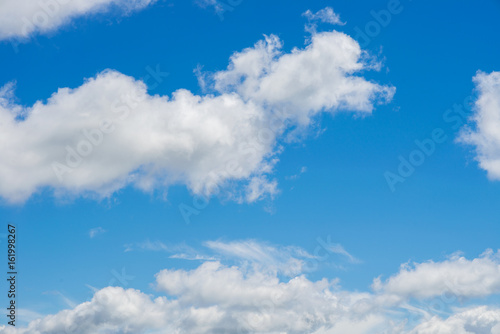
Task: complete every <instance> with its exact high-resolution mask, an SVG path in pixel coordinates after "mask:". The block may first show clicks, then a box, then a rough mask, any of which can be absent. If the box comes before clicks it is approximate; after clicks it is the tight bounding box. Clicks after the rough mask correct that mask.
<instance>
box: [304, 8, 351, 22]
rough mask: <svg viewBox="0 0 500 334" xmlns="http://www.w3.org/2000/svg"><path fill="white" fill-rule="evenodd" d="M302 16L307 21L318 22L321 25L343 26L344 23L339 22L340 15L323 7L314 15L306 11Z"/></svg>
mask: <svg viewBox="0 0 500 334" xmlns="http://www.w3.org/2000/svg"><path fill="white" fill-rule="evenodd" d="M302 15H304V16H305V17H306V18H307V19H308V20H309V21H320V22H323V23H329V24H337V25H344V24H345V23H344V22H342V21H341V20H340V15H339V14H337V13H335V12H334V11H333V8H331V7H325V8H323V9H321V10H318V11H317V12H316V13H313V12H311V10H307V11H306V12H305V13H304V14H302Z"/></svg>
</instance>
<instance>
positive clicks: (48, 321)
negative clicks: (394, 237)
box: [0, 251, 500, 334]
mask: <svg viewBox="0 0 500 334" xmlns="http://www.w3.org/2000/svg"><path fill="white" fill-rule="evenodd" d="M244 253H245V254H247V253H248V252H247V251H244ZM486 254H489V255H483V256H481V257H479V258H478V259H474V260H471V261H466V260H463V259H462V258H453V259H450V260H446V261H442V262H433V263H432V269H433V271H430V270H429V271H426V273H425V275H424V274H423V271H422V270H424V269H417V270H414V271H407V270H403V271H402V272H400V273H399V274H397V275H395V276H394V277H397V281H398V282H401V281H402V280H407V282H405V284H406V285H412V286H413V287H412V289H411V291H417V290H420V291H426V290H427V289H429V288H430V289H431V290H432V291H436V289H440V290H441V292H445V291H448V290H447V288H446V287H445V285H442V284H434V285H437V286H438V288H434V287H429V285H430V284H429V282H428V279H427V276H433V272H434V271H435V272H437V274H436V275H435V276H436V277H437V278H434V277H431V280H434V281H438V280H446V279H449V277H445V276H442V273H443V272H444V271H446V270H448V274H449V275H451V276H456V277H458V278H460V277H463V276H466V277H467V276H468V275H471V273H472V275H474V273H475V271H479V273H477V275H480V276H481V277H483V279H482V280H479V281H478V280H474V282H475V284H486V283H487V282H489V281H495V280H498V273H497V272H495V271H491V270H486V271H485V270H484V267H483V265H478V263H477V262H484V259H485V257H490V259H492V257H493V256H496V257H498V254H497V255H493V254H492V253H491V252H488V253H486ZM252 257H255V256H253V255H252V254H250V256H249V258H252ZM258 258H260V257H258ZM492 261H493V260H492ZM495 261H496V260H495ZM451 262H453V263H455V264H458V265H459V267H458V268H454V269H453V270H452V271H449V267H450V263H451ZM496 263H497V264H498V261H497V262H496ZM427 264H428V263H423V264H417V265H416V268H425V270H427V269H429V268H426V265H427ZM487 265H489V266H493V265H492V264H487ZM390 282H394V280H392V281H391V280H389V283H387V284H386V286H385V289H383V290H379V291H376V292H374V293H373V292H351V291H346V290H343V289H342V288H341V287H340V285H339V283H338V280H336V279H333V280H330V279H326V278H323V279H321V280H317V281H311V280H309V279H308V278H306V277H305V276H304V275H297V276H295V277H293V278H291V279H286V280H283V279H280V278H279V276H278V275H277V273H276V272H270V271H261V270H259V269H258V267H255V266H248V267H240V266H227V265H224V264H222V263H221V262H219V261H207V262H205V263H203V264H201V265H200V266H199V267H198V268H195V269H192V270H162V271H160V272H159V273H158V274H157V275H156V287H157V290H158V293H159V294H163V293H164V294H165V295H162V296H159V297H156V298H155V297H153V296H150V295H146V294H144V293H143V292H140V291H138V290H134V289H128V290H124V289H122V288H118V287H107V288H104V289H101V290H98V291H97V292H96V293H95V295H94V297H93V298H92V300H90V301H88V302H85V303H82V304H80V305H78V306H76V307H74V308H73V309H70V310H64V311H61V312H59V313H57V314H55V315H49V316H45V317H43V318H41V319H38V320H34V321H32V322H31V323H30V324H29V325H28V326H27V327H25V328H12V327H11V326H3V327H0V332H1V333H5V334H39V333H44V334H55V333H66V334H72V333H75V334H87V333H88V334H90V333H165V334H166V333H176V334H184V333H186V334H187V333H195V334H212V333H262V334H278V333H288V334H298V333H313V334H341V333H342V334H345V333H360V334H361V333H363V334H372V333H387V334H389V333H393V334H396V333H398V334H401V333H409V334H430V333H440V334H441V333H442V334H461V333H463V334H466V333H476V334H499V333H500V310H499V309H498V308H493V307H488V306H475V307H469V308H456V307H455V306H454V303H455V301H451V300H450V299H446V301H447V302H448V303H449V304H450V305H449V308H450V309H451V310H452V313H451V314H450V315H448V316H447V317H446V318H443V317H440V316H438V315H437V314H436V312H434V311H433V309H432V306H427V307H426V306H425V304H424V305H419V306H412V305H411V301H410V297H411V296H413V295H415V294H414V293H413V292H411V293H408V290H409V289H408V288H405V289H392V290H391V289H390V286H391V284H392V283H390ZM455 284H456V285H455V287H457V288H458V289H456V291H458V292H456V293H459V294H463V295H465V296H469V297H470V296H477V295H480V296H484V295H485V294H484V293H481V294H477V293H473V294H470V293H468V292H467V291H468V289H470V288H472V284H474V283H473V282H472V281H471V280H467V279H466V280H458V281H456V283H455ZM496 292H498V291H497V290H494V289H489V290H488V293H489V294H494V293H496ZM454 293H455V291H454ZM435 294H436V292H435ZM417 295H418V294H417ZM425 296H426V297H428V296H429V294H425ZM441 311H442V310H441ZM405 312H406V313H405ZM408 312H410V314H408ZM433 312H434V314H432V313H433Z"/></svg>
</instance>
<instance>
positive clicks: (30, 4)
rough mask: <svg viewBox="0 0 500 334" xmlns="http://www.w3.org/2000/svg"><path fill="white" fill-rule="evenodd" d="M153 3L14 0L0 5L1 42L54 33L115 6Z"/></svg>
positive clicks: (126, 8) (144, 0) (130, 8)
mask: <svg viewBox="0 0 500 334" xmlns="http://www.w3.org/2000/svg"><path fill="white" fill-rule="evenodd" d="M155 1H156V0H40V1H32V0H16V1H9V0H6V1H1V2H0V40H2V39H9V38H15V37H20V38H26V37H29V36H30V35H32V34H34V33H36V32H39V33H45V32H48V31H53V30H55V29H57V28H58V27H60V26H61V25H63V24H65V23H67V22H69V21H70V20H71V19H73V18H75V17H78V16H83V15H86V14H90V13H96V12H102V11H105V10H108V9H109V8H110V7H112V6H115V7H118V8H120V9H121V10H123V11H125V12H126V13H127V12H130V11H134V10H138V9H141V8H144V7H146V6H148V5H149V4H151V3H153V2H155Z"/></svg>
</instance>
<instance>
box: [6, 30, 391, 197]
mask: <svg viewBox="0 0 500 334" xmlns="http://www.w3.org/2000/svg"><path fill="white" fill-rule="evenodd" d="M280 47H281V42H280V41H279V39H278V37H276V36H270V37H267V38H266V39H265V40H264V41H260V42H258V43H257V44H256V45H255V46H254V47H251V48H248V49H245V50H243V51H242V52H239V53H235V54H234V55H233V56H232V57H231V62H230V65H229V67H228V69H227V70H225V71H220V72H217V73H215V74H214V75H213V80H212V82H214V86H213V87H212V89H213V94H208V95H204V96H197V95H194V94H192V93H191V92H189V91H187V90H184V89H180V90H177V91H175V92H174V93H173V94H172V96H171V97H169V96H159V95H150V94H148V93H147V88H146V85H145V83H143V82H141V81H137V80H135V79H133V78H131V77H129V76H126V75H124V74H121V73H119V72H116V71H112V70H108V71H104V72H102V73H100V74H98V75H97V76H96V77H95V78H91V79H88V80H86V81H85V83H84V84H82V85H81V86H80V87H77V88H74V89H70V88H61V89H59V90H58V91H57V92H55V93H54V94H53V95H52V96H51V97H50V98H49V99H48V100H47V101H45V102H44V101H38V102H36V103H35V104H34V105H33V106H31V107H22V106H20V105H16V104H15V103H14V102H13V101H14V100H13V93H12V90H13V86H12V85H7V86H4V88H3V89H2V90H1V93H2V95H1V96H0V138H2V139H3V140H1V142H2V143H4V144H3V145H1V146H0V155H2V157H3V159H2V160H1V161H0V196H1V197H3V198H4V199H7V200H8V201H10V202H23V201H25V200H26V199H27V198H29V197H30V196H31V195H32V194H33V193H35V192H37V191H39V190H41V189H47V188H48V189H52V190H53V191H54V193H55V194H56V195H73V196H81V195H91V196H98V197H107V196H110V195H111V194H113V193H114V192H115V191H117V190H119V189H121V188H123V187H126V186H128V185H132V186H135V187H136V188H139V189H142V190H144V191H154V190H166V189H167V188H168V186H170V185H172V184H185V185H186V186H187V187H188V188H189V189H190V190H191V191H192V192H193V193H195V194H199V195H207V196H208V195H211V194H214V193H216V192H218V191H219V190H221V189H223V190H224V191H225V192H226V193H227V194H228V196H230V197H232V198H233V199H235V200H237V201H248V202H252V201H256V200H259V199H262V198H263V197H265V196H273V195H275V194H276V193H277V192H278V190H277V183H276V181H275V180H274V179H273V178H272V177H271V174H272V172H273V168H274V165H275V164H276V162H277V155H278V154H279V152H280V150H281V147H280V145H279V144H280V142H281V139H282V138H283V135H284V134H285V133H288V135H290V134H289V130H290V129H291V128H296V127H300V128H302V129H306V128H307V126H308V125H309V124H310V123H312V122H313V120H314V116H315V115H316V114H318V113H319V112H323V111H327V112H337V111H341V110H348V111H354V112H359V113H363V114H367V113H370V112H371V111H372V110H373V108H374V104H376V103H379V102H382V103H383V102H387V101H388V100H390V99H391V98H392V95H393V94H394V88H393V87H388V86H381V85H379V84H377V83H374V82H371V81H368V80H366V79H364V78H363V77H361V76H359V73H360V72H361V71H365V70H373V69H378V68H379V65H377V64H374V63H373V62H372V61H367V57H366V55H365V54H364V52H363V51H362V50H361V49H360V47H359V45H358V44H357V42H356V41H354V40H353V39H352V38H351V37H349V36H347V35H345V34H343V33H340V32H336V31H333V32H328V33H320V34H315V35H313V37H312V41H311V43H310V45H308V46H307V47H306V48H305V49H294V50H293V51H292V52H291V53H287V54H284V53H282V51H281V49H280Z"/></svg>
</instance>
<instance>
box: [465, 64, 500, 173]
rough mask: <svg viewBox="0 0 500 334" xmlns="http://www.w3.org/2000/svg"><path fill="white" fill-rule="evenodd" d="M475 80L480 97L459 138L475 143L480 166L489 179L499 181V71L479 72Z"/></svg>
mask: <svg viewBox="0 0 500 334" xmlns="http://www.w3.org/2000/svg"><path fill="white" fill-rule="evenodd" d="M474 83H475V84H476V90H477V92H478V98H477V100H476V102H475V108H474V114H473V116H472V117H471V119H470V124H469V125H468V126H467V127H465V128H464V129H463V131H462V133H461V135H460V140H461V141H462V142H465V143H468V144H471V145H474V146H475V149H476V159H477V161H478V162H479V166H480V167H481V168H482V169H484V170H485V171H487V172H488V177H489V178H490V179H493V180H500V72H492V73H490V74H487V73H484V72H478V73H477V74H476V76H475V77H474Z"/></svg>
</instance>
